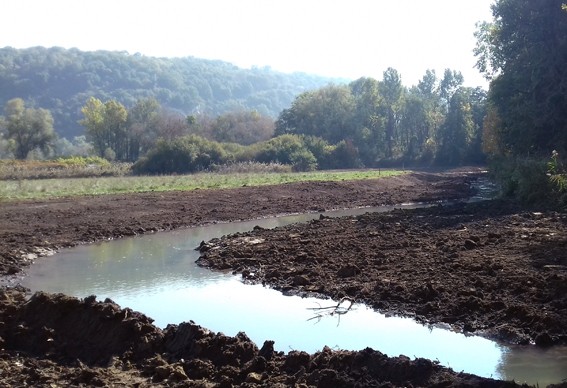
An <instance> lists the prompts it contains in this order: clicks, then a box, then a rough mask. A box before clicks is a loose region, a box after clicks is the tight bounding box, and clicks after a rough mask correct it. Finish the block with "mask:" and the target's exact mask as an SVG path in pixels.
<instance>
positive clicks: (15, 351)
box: [0, 289, 516, 387]
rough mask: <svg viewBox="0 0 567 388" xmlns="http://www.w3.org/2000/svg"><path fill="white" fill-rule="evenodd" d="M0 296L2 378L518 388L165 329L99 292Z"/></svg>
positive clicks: (405, 362) (343, 354) (409, 365)
mask: <svg viewBox="0 0 567 388" xmlns="http://www.w3.org/2000/svg"><path fill="white" fill-rule="evenodd" d="M0 301H1V303H0V306H1V310H0V316H1V317H2V320H3V322H5V323H4V325H3V326H2V330H1V331H0V334H1V338H2V341H3V342H2V343H3V346H2V347H3V350H2V351H0V367H1V368H2V369H1V371H0V376H2V377H3V378H5V380H4V381H5V382H7V383H9V384H10V385H24V383H25V384H27V385H44V386H45V385H50V384H57V383H63V382H64V383H65V385H75V386H86V385H90V386H103V385H110V384H121V385H137V386H150V385H152V386H184V387H190V386H226V387H230V386H254V385H262V386H282V387H284V386H314V387H353V386H357V387H376V386H385V387H388V386H414V385H417V386H432V385H441V386H446V385H447V384H448V385H459V386H483V387H513V386H516V385H515V384H513V383H505V382H500V381H495V380H491V379H483V378H479V377H476V376H473V375H469V374H464V373H460V374H455V373H454V372H452V371H451V370H449V369H447V368H444V367H441V366H439V365H438V364H437V363H434V362H431V361H429V360H425V359H415V360H410V359H409V358H407V357H387V356H386V355H384V354H382V353H380V352H377V351H375V350H372V349H369V348H367V349H365V350H362V351H360V352H351V351H334V350H331V349H329V348H324V349H323V350H322V351H321V352H317V353H315V354H313V355H310V354H308V353H305V352H299V351H291V352H289V353H288V354H284V353H282V352H275V351H274V349H273V342H272V341H266V342H265V343H264V345H263V346H262V348H261V349H258V347H257V346H256V345H255V344H254V343H253V342H252V341H251V340H250V339H249V338H248V337H247V336H246V334H244V333H239V334H238V335H236V336H235V337H228V336H225V335H223V334H219V333H213V332H211V331H209V330H207V329H204V328H202V327H200V326H198V325H196V324H194V323H192V322H188V323H182V324H180V325H170V326H168V327H167V328H166V329H164V330H163V331H162V330H160V329H159V328H157V327H155V326H153V325H152V324H151V321H150V320H149V319H148V318H147V317H145V316H144V315H142V314H139V313H135V312H132V311H131V310H130V309H121V308H119V306H117V305H116V304H114V303H113V302H112V301H105V302H97V301H95V299H94V298H93V297H89V298H85V299H84V300H79V299H77V298H72V297H67V296H64V295H60V294H55V295H52V294H46V293H41V292H40V293H36V294H34V295H33V296H32V297H31V298H29V299H26V295H25V292H23V290H14V289H12V290H6V291H4V292H2V294H0ZM25 353H27V355H26V356H23V354H25Z"/></svg>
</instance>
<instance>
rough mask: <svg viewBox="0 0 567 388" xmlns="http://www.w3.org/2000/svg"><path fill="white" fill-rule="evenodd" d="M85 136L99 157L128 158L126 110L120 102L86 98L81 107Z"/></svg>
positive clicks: (81, 122)
mask: <svg viewBox="0 0 567 388" xmlns="http://www.w3.org/2000/svg"><path fill="white" fill-rule="evenodd" d="M81 112H82V113H83V116H84V119H83V120H81V121H80V124H81V125H83V126H84V127H85V129H86V134H87V138H88V139H89V140H90V141H92V143H93V146H94V150H95V152H96V153H97V155H98V156H100V157H107V158H108V157H112V156H113V157H115V158H116V159H117V160H128V149H129V138H128V132H127V126H126V124H127V119H128V111H127V110H126V108H125V107H124V105H122V104H121V103H119V102H117V101H115V100H110V101H107V102H105V103H103V102H102V101H100V100H99V99H97V98H95V97H91V98H89V99H88V100H87V103H86V104H85V105H84V106H83V108H82V109H81Z"/></svg>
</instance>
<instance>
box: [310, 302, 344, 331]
mask: <svg viewBox="0 0 567 388" xmlns="http://www.w3.org/2000/svg"><path fill="white" fill-rule="evenodd" d="M344 302H350V304H349V306H348V307H344V306H341V305H342V304H343V303H344ZM353 305H354V299H351V298H349V297H346V296H345V297H344V298H342V299H341V300H339V303H337V304H336V305H334V306H328V307H309V308H307V310H313V311H315V316H313V317H311V318H309V319H308V321H311V320H313V319H317V322H320V321H321V319H322V318H323V317H326V316H330V317H332V316H335V315H336V316H337V317H338V322H337V326H339V324H340V323H341V315H344V314H346V313H348V312H349V311H350V310H351V309H352V306H353Z"/></svg>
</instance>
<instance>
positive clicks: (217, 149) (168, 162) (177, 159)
mask: <svg viewBox="0 0 567 388" xmlns="http://www.w3.org/2000/svg"><path fill="white" fill-rule="evenodd" d="M231 159H232V157H231V156H230V155H229V154H227V153H226V152H225V150H224V149H223V147H222V145H221V144H220V143H217V142H214V141H209V140H206V139H204V138H202V137H200V136H196V135H191V136H185V137H180V138H177V139H175V140H171V141H165V140H160V141H158V142H157V144H156V146H155V147H154V148H153V149H152V150H150V152H148V154H147V155H146V156H145V157H143V158H141V159H140V160H138V161H137V162H136V163H135V164H134V165H133V166H132V171H133V172H134V174H150V175H155V174H186V173H191V172H197V171H203V170H206V169H208V168H209V167H211V166H212V165H215V164H224V163H227V162H228V161H230V160H231Z"/></svg>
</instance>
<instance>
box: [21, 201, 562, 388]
mask: <svg viewBox="0 0 567 388" xmlns="http://www.w3.org/2000/svg"><path fill="white" fill-rule="evenodd" d="M399 207H400V206H397V208H399ZM402 207H406V208H411V207H415V206H412V205H405V206H403V205H402ZM392 209H393V207H387V206H385V207H380V208H364V209H353V210H348V211H338V212H328V213H324V214H325V215H329V216H343V215H356V214H362V213H365V212H367V211H388V210H392ZM317 217H319V214H303V215H296V216H287V217H277V218H266V219H261V220H254V221H247V222H233V223H226V224H214V225H209V226H204V227H195V228H190V229H184V230H177V231H173V232H163V233H155V234H151V235H145V236H141V237H134V238H125V239H120V240H115V241H108V242H102V243H98V244H93V245H86V246H79V247H76V248H72V249H66V250H63V251H61V252H59V253H57V254H56V255H54V256H52V257H49V258H44V259H41V260H38V261H37V262H36V263H35V264H34V265H32V266H31V268H30V269H29V271H28V275H27V276H26V277H25V278H24V279H23V280H22V285H24V286H25V287H29V288H30V289H31V290H32V291H39V290H42V291H47V292H62V293H65V294H67V295H72V296H76V297H81V298H83V297H86V296H89V295H97V298H98V299H99V300H104V299H105V298H111V299H112V300H114V301H115V302H116V303H118V304H119V305H120V306H122V307H130V308H132V309H133V310H136V311H140V312H142V313H144V314H146V315H148V316H150V317H152V318H153V319H155V322H154V323H155V324H156V325H157V326H159V327H165V326H166V325H167V324H168V323H180V322H183V321H189V320H193V321H195V322H196V323H197V324H199V325H201V326H203V327H206V328H208V329H210V330H213V331H215V332H223V333H224V334H226V335H231V336H233V335H235V334H236V333H237V332H239V331H244V332H246V334H247V335H248V336H249V337H250V338H251V339H252V340H253V341H254V342H255V343H256V344H258V345H259V346H261V345H262V343H263V342H264V340H267V339H271V340H274V341H275V345H274V347H275V348H276V350H281V351H284V352H287V351H290V350H305V351H307V352H309V353H314V352H316V351H318V350H321V349H322V348H323V347H324V346H325V345H326V346H329V347H331V348H336V349H349V350H361V349H364V348H366V347H371V348H373V349H375V350H379V351H381V352H382V353H385V354H387V355H389V356H398V355H400V354H404V355H406V356H408V357H410V358H413V357H424V358H428V359H431V360H438V361H439V362H440V363H441V364H442V365H445V366H449V367H451V368H453V370H455V371H457V372H460V371H465V372H468V373H474V374H476V375H479V376H484V377H493V378H500V379H506V380H511V379H514V380H515V381H516V382H527V383H529V384H539V385H540V386H545V385H546V384H550V383H558V382H560V381H561V380H563V379H565V378H567V347H553V348H550V349H547V350H543V349H539V348H536V347H533V346H523V347H519V346H518V347H515V346H505V345H500V344H497V343H495V342H493V341H490V340H487V339H485V338H480V337H474V336H465V335H463V334H460V333H455V332H452V331H450V330H445V329H441V328H436V327H428V326H423V325H421V324H418V323H416V322H415V321H413V320H411V319H407V318H400V317H386V316H384V315H383V314H380V313H377V312H375V311H373V310H371V309H368V308H366V307H365V306H363V305H355V306H354V309H352V310H351V311H349V312H348V313H347V314H344V315H335V316H323V317H321V318H314V317H315V315H314V312H313V310H312V309H313V308H317V307H327V306H332V305H333V304H336V302H333V301H331V300H322V299H315V298H299V297H290V296H284V295H282V294H281V293H280V292H277V291H274V290H271V289H269V288H265V287H262V286H261V285H257V286H251V285H245V284H243V283H241V282H240V280H239V277H236V276H233V275H231V274H227V273H220V272H213V271H210V270H207V269H203V268H200V267H198V266H197V265H196V264H195V260H197V258H198V255H199V253H198V252H197V251H195V247H196V246H198V245H199V243H200V242H201V241H203V240H204V241H208V240H210V239H212V238H215V237H220V236H222V235H226V234H230V233H236V232H244V231H248V230H251V229H252V228H253V227H254V226H255V225H259V226H262V227H264V228H274V227H278V226H283V225H286V224H290V223H294V222H306V221H309V220H311V219H314V218H317ZM311 318H314V319H311Z"/></svg>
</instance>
